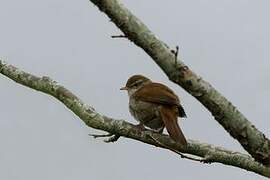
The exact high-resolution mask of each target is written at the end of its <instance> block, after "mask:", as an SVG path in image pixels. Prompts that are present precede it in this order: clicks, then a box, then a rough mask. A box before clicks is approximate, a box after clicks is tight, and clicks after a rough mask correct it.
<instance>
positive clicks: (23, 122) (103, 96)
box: [0, 0, 270, 180]
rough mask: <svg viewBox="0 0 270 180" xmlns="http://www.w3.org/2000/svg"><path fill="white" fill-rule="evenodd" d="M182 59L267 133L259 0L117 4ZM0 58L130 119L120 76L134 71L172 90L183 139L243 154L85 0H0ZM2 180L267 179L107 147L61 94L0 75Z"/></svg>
mask: <svg viewBox="0 0 270 180" xmlns="http://www.w3.org/2000/svg"><path fill="white" fill-rule="evenodd" d="M122 2H123V3H124V4H125V5H126V7H128V8H129V9H130V10H131V11H132V12H133V13H134V14H135V15H136V16H137V17H139V18H140V19H141V20H142V21H143V22H144V23H145V24H146V25H147V26H148V27H149V28H150V29H151V30H152V31H153V32H154V33H155V34H156V35H157V36H158V37H159V38H160V39H161V40H163V41H164V42H165V43H166V44H168V45H169V46H170V47H171V48H172V49H173V48H174V47H175V46H176V45H179V47H180V54H179V56H180V58H181V59H182V60H183V61H184V62H185V64H187V65H188V66H189V67H190V68H191V69H192V70H194V71H195V72H196V73H198V74H199V75H200V76H202V77H203V78H204V79H205V80H207V81H209V82H210V83H211V84H212V85H213V86H214V87H215V88H216V89H217V90H218V91H220V92H221V93H222V94H223V95H225V96H226V97H227V98H228V99H229V100H230V101H231V102H232V103H233V104H234V105H235V106H237V107H238V109H239V110H240V111H241V112H242V113H243V114H244V115H245V116H246V117H247V118H248V119H249V120H250V121H251V122H252V123H253V124H254V125H255V126H256V127H257V128H258V129H259V130H261V131H262V132H263V133H264V134H265V135H266V136H267V137H270V132H269V127H270V121H268V120H267V119H265V117H267V116H268V114H269V106H268V102H269V101H270V96H269V95H270V94H269V92H270V91H269V90H270V84H269V83H268V82H269V80H270V72H269V66H270V61H269V59H270V53H269V52H270V51H269V47H270V46H269V42H270V36H269V32H270V24H269V20H268V19H269V18H268V17H269V16H270V11H269V6H270V2H269V1H266V0H261V1H249V0H238V1H233V0H220V1H215V0H197V1H194V0H172V1H170V2H169V3H167V4H166V3H165V2H164V1H143V0H136V1H128V0H123V1H122ZM0 22H1V28H0V40H1V42H0V58H1V59H3V60H5V61H7V62H8V63H10V64H13V65H15V66H17V67H19V68H20V69H22V70H24V71H27V72H29V73H32V74H35V75H38V76H49V77H51V78H53V79H54V80H55V81H57V82H59V83H60V84H62V85H64V86H65V87H66V88H68V89H70V90H71V91H72V92H73V93H75V94H76V95H77V96H78V97H80V98H81V99H82V100H83V101H84V102H85V103H87V104H89V105H91V106H93V107H94V108H95V109H96V110H97V111H98V112H99V113H102V114H104V115H107V116H110V117H113V118H116V119H125V120H127V121H129V122H131V123H135V124H136V121H135V120H134V119H133V118H132V116H131V115H130V114H129V112H128V97H127V94H126V93H124V92H121V91H120V90H119V88H120V87H122V86H123V85H124V84H125V83H126V80H127V79H128V77H129V76H131V75H133V74H143V75H145V76H147V77H149V78H151V79H152V80H154V81H157V82H161V83H164V84H166V85H167V86H169V87H170V88H172V89H173V90H174V91H175V93H176V94H177V95H178V96H179V97H180V99H181V101H182V104H183V106H184V108H185V110H186V114H187V116H188V118H187V119H183V120H180V121H179V122H180V124H181V128H182V129H183V132H184V134H185V136H186V137H187V138H188V139H194V140H199V141H202V142H207V143H210V144H214V145H217V146H222V147H225V148H227V149H230V150H233V151H239V152H243V153H246V152H245V151H244V150H243V148H242V147H241V146H240V145H239V143H238V142H237V141H236V140H234V139H233V138H231V137H230V135H229V134H228V133H227V132H226V131H225V130H224V129H223V128H222V127H221V126H220V125H219V124H218V123H217V122H216V121H215V120H214V118H213V117H212V116H211V114H210V113H209V112H208V111H207V110H206V109H205V108H204V107H203V106H202V105H201V104H200V103H199V102H198V101H197V100H196V99H194V98H193V97H192V96H191V95H189V94H188V93H187V92H185V91H184V90H183V89H182V88H181V87H179V86H177V85H175V84H173V83H172V82H170V81H169V80H168V78H167V77H166V76H165V74H164V73H163V72H162V71H161V69H160V68H159V67H158V66H157V65H156V64H155V63H154V61H153V60H152V59H151V58H150V57H149V56H148V55H147V54H146V53H145V52H144V51H143V50H142V49H140V48H138V47H136V46H135V45H134V44H133V43H131V42H130V41H128V40H125V39H112V38H110V36H111V35H119V34H121V32H120V30H119V29H117V28H116V26H115V25H114V24H113V23H112V22H110V20H109V19H108V17H107V16H106V15H104V14H103V13H101V12H100V11H99V10H98V9H97V7H95V6H94V5H93V4H92V3H91V2H89V1H88V0H78V1H71V0H65V1H64V0H47V1H41V0H25V1H19V0H13V1H5V0H0ZM0 92H1V93H0V100H1V103H0V114H1V117H0V147H1V148H0V179H6V180H25V179H27V180H36V179H40V180H58V179H65V180H73V179H76V180H78V179H79V180H84V179H93V180H105V179H108V178H110V179H118V180H122V179H123V180H125V179H128V180H137V179H147V180H151V179H155V180H163V179H168V178H169V179H186V180H192V179H199V178H200V179H209V180H212V179H213V180H214V179H217V178H218V179H220V180H227V179H229V178H236V179H246V180H254V179H262V180H264V179H266V178H263V177H261V176H259V175H257V174H255V173H252V172H247V171H245V170H242V169H239V168H234V167H230V166H225V165H222V164H217V163H214V164H210V165H209V164H201V163H198V162H194V161H189V160H185V159H181V158H180V157H179V156H177V155H176V154H173V153H171V152H170V151H167V150H163V149H160V148H156V147H153V146H150V145H147V144H143V143H141V142H137V141H135V140H131V139H126V138H120V139H119V140H118V141H117V142H116V143H111V144H106V143H104V142H103V141H102V139H93V138H91V137H89V136H88V134H89V133H103V132H102V131H97V130H94V129H92V128H89V127H87V126H86V125H85V124H84V123H83V122H82V121H81V120H80V119H79V118H78V117H77V116H76V115H74V114H73V113H72V112H71V111H70V110H68V109H67V108H66V107H64V105H63V104H61V103H60V102H59V101H57V100H56V99H54V98H53V97H50V96H48V95H46V94H43V93H40V92H37V91H35V90H32V89H29V88H26V87H23V86H22V85H19V84H16V83H14V82H13V81H11V80H9V79H7V78H6V77H4V76H2V75H0Z"/></svg>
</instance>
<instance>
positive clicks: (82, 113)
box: [0, 60, 270, 177]
mask: <svg viewBox="0 0 270 180" xmlns="http://www.w3.org/2000/svg"><path fill="white" fill-rule="evenodd" d="M0 73H1V74H3V75H5V76H6V77H8V78H10V79H12V80H14V81H15V82H17V83H19V84H22V85H24V86H27V87H29V88H32V89H35V90H37V91H41V92H44V93H46V94H49V95H51V96H54V97H55V98H56V99H58V100H59V101H61V102H62V103H63V104H64V105H65V106H66V107H67V108H69V109H70V110H71V111H73V112H74V113H75V114H76V115H77V116H79V117H80V119H81V120H82V121H84V122H85V124H86V125H87V126H90V127H92V128H95V129H100V130H104V131H107V132H109V133H111V134H117V135H119V136H124V137H127V138H131V139H136V140H138V141H141V142H144V143H147V144H151V145H154V146H157V147H161V148H165V149H170V150H175V151H177V152H179V151H181V152H183V153H188V154H192V155H196V156H199V157H202V158H203V160H204V162H218V163H222V164H226V165H231V166H235V167H239V168H242V169H246V170H248V171H253V172H255V173H257V174H261V175H263V176H266V177H270V168H269V167H266V166H264V165H262V164H260V163H258V162H256V161H254V160H253V158H252V157H250V156H248V155H245V154H242V153H239V152H232V151H229V150H225V149H223V148H220V147H215V146H213V145H209V144H205V143H200V142H197V141H194V140H189V141H188V146H187V148H186V149H182V148H181V146H179V145H177V144H176V143H175V142H174V141H173V140H172V139H171V138H170V137H169V136H167V135H161V134H157V133H154V132H152V131H141V130H140V129H138V128H136V126H134V125H132V124H130V123H128V122H125V121H123V120H115V119H112V118H109V117H106V116H103V115H101V114H99V113H97V112H96V111H95V110H94V108H92V107H91V106H88V105H86V104H84V103H83V102H82V101H81V100H80V99H79V98H78V97H76V96H75V95H74V94H73V93H72V92H70V91H69V90H68V89H66V88H65V87H63V86H61V85H59V84H58V83H57V82H55V81H53V80H51V79H50V78H49V77H42V78H40V77H37V76H34V75H31V74H29V73H26V72H23V71H21V70H19V69H18V68H16V67H14V66H11V65H8V64H6V63H5V62H3V61H1V60H0Z"/></svg>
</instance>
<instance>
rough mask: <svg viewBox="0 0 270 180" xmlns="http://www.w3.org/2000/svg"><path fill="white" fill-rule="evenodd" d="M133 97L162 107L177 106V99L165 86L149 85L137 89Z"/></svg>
mask: <svg viewBox="0 0 270 180" xmlns="http://www.w3.org/2000/svg"><path fill="white" fill-rule="evenodd" d="M134 97H135V98H136V99H138V100H141V101H146V102H152V103H157V104H163V105H171V106H172V105H176V106H179V105H180V102H179V99H178V97H177V96H176V95H175V94H174V93H173V91H172V90H170V89H169V88H168V87H167V86H165V85H163V84H160V83H149V84H146V85H144V86H143V87H142V88H141V89H139V90H138V91H137V92H136V93H135V94H134Z"/></svg>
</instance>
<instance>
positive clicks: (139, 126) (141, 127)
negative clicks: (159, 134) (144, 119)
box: [135, 123, 147, 131]
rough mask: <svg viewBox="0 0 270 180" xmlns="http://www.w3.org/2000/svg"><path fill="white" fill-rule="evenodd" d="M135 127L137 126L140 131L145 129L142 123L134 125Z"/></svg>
mask: <svg viewBox="0 0 270 180" xmlns="http://www.w3.org/2000/svg"><path fill="white" fill-rule="evenodd" d="M135 127H136V128H138V129H139V130H141V131H145V130H147V129H146V128H145V127H144V125H143V124H142V123H140V124H137V125H135Z"/></svg>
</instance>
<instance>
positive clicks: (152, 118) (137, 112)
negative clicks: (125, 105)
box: [129, 98, 164, 130]
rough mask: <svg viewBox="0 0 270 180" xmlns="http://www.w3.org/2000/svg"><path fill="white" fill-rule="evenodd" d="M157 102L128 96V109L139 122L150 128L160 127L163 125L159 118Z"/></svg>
mask: <svg viewBox="0 0 270 180" xmlns="http://www.w3.org/2000/svg"><path fill="white" fill-rule="evenodd" d="M158 106H159V105H157V104H154V103H149V102H144V101H140V100H136V99H135V98H130V100H129V111H130V113H131V115H132V116H133V117H134V118H135V119H136V120H137V121H139V122H141V123H142V124H144V125H145V126H147V127H149V128H151V129H155V130H157V129H160V128H162V127H164V124H163V122H162V120H161V117H160V114H159V111H158Z"/></svg>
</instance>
